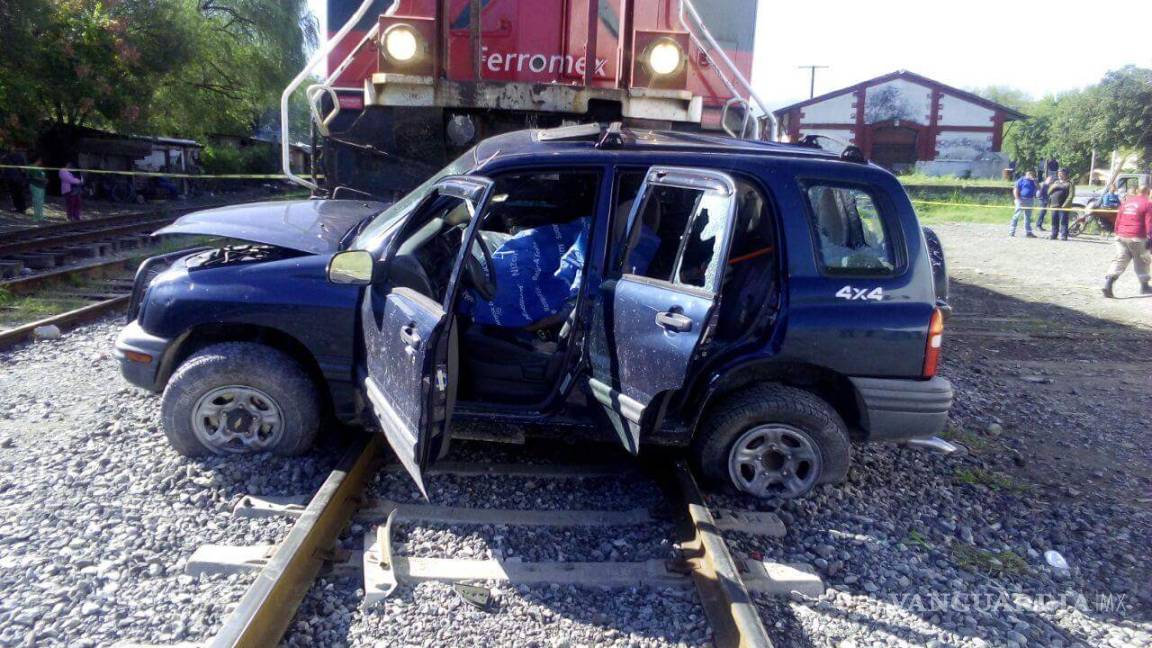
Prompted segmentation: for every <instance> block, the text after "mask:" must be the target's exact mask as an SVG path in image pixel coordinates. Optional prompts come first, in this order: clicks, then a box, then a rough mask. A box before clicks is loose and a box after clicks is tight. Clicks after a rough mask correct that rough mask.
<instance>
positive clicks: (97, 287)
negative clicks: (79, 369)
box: [0, 259, 133, 350]
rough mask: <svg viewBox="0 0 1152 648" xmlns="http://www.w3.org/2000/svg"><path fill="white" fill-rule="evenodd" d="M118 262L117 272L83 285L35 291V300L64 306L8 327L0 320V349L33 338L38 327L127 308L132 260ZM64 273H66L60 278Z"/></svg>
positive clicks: (71, 322) (63, 325)
mask: <svg viewBox="0 0 1152 648" xmlns="http://www.w3.org/2000/svg"><path fill="white" fill-rule="evenodd" d="M117 263H118V265H119V266H120V268H122V270H121V272H120V273H119V274H110V275H107V276H103V277H101V278H100V279H99V280H98V281H95V282H91V283H87V284H85V285H82V286H74V285H70V284H68V283H61V284H58V285H53V286H51V287H49V288H45V289H43V290H40V291H37V292H36V300H37V303H38V304H40V305H47V306H52V305H60V306H62V307H63V308H65V309H66V310H64V311H63V312H60V313H57V314H54V315H49V316H47V317H43V318H40V319H36V320H33V321H30V322H25V323H21V324H19V325H16V326H12V327H11V328H7V329H5V328H3V326H4V325H3V324H0V350H3V349H6V348H9V347H12V346H15V345H17V344H20V343H22V342H25V341H27V340H30V339H32V338H33V337H35V336H36V334H37V330H38V329H39V330H43V329H44V328H48V327H56V329H58V330H63V329H65V328H67V327H72V326H76V325H78V324H85V323H87V322H91V321H94V320H97V319H99V318H101V317H104V316H105V315H107V314H109V313H114V312H116V311H119V310H123V309H124V308H126V307H127V306H128V304H129V302H130V301H131V297H132V283H133V282H132V279H133V275H132V273H131V271H129V270H128V269H127V268H129V267H130V266H131V264H129V263H127V261H126V260H123V259H121V260H120V261H118V262H117ZM65 277H66V274H65V276H62V277H59V278H61V279H63V278H65ZM0 287H2V286H0ZM0 308H4V307H0ZM17 312H19V311H17Z"/></svg>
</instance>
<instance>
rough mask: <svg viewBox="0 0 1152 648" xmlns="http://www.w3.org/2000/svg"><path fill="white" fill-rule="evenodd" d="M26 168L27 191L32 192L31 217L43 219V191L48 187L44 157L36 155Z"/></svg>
mask: <svg viewBox="0 0 1152 648" xmlns="http://www.w3.org/2000/svg"><path fill="white" fill-rule="evenodd" d="M32 166H33V167H36V168H33V169H28V192H29V193H31V194H32V218H33V220H44V192H45V191H46V190H47V189H48V175H47V174H46V173H44V168H43V167H44V158H42V157H40V156H36V158H35V159H33V161H32Z"/></svg>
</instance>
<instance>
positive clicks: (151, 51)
mask: <svg viewBox="0 0 1152 648" xmlns="http://www.w3.org/2000/svg"><path fill="white" fill-rule="evenodd" d="M0 34H3V35H4V38H5V41H6V42H5V53H4V56H2V57H0V100H2V101H3V102H4V103H3V105H4V106H5V110H6V112H7V113H8V115H7V117H6V120H5V122H4V124H3V125H0V128H4V129H6V130H5V132H6V133H7V134H8V135H10V136H11V135H12V134H14V133H15V132H16V130H17V129H22V130H23V131H25V132H27V131H28V130H35V129H37V127H39V126H41V123H42V122H45V121H46V122H48V124H47V125H48V128H49V130H65V131H67V130H70V129H72V128H74V127H77V126H83V125H92V126H98V127H104V128H110V129H113V130H119V131H125V132H140V131H147V130H153V131H157V132H167V133H172V134H180V135H185V136H197V135H202V134H205V133H209V132H213V131H225V132H237V131H238V132H244V133H247V132H250V131H251V130H252V128H253V126H254V124H255V123H256V122H257V121H259V120H260V119H261V117H262V116H263V115H265V114H267V113H268V111H269V110H270V109H272V108H273V107H274V106H275V105H276V103H277V99H278V98H279V94H280V91H281V90H282V88H283V86H284V85H285V84H286V83H287V82H288V80H289V79H290V78H291V77H292V76H293V75H294V74H295V73H296V72H297V71H298V70H299V68H300V67H301V66H302V65H303V61H304V58H305V56H306V54H307V50H308V49H310V48H313V47H315V43H316V23H315V20H314V19H313V18H312V16H311V14H310V13H308V11H307V3H306V0H276V1H270V0H5V2H0ZM3 134H4V133H3V132H0V135H3Z"/></svg>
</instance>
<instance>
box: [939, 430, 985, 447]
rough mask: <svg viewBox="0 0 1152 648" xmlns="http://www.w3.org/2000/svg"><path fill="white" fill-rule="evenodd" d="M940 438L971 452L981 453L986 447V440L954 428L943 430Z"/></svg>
mask: <svg viewBox="0 0 1152 648" xmlns="http://www.w3.org/2000/svg"><path fill="white" fill-rule="evenodd" d="M940 436H941V437H943V438H945V439H947V440H948V441H955V442H956V443H959V444H962V445H963V446H964V447H965V448H968V450H969V451H971V452H981V451H982V450H985V449H986V448H987V447H988V439H985V438H984V437H982V436H980V435H978V434H973V433H971V432H966V431H964V430H959V429H957V428H954V427H949V428H948V429H946V430H944V432H942V433H941V434H940Z"/></svg>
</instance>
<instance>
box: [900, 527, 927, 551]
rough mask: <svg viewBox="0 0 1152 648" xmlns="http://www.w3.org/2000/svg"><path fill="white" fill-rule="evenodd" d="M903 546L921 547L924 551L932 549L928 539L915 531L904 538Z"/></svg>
mask: <svg viewBox="0 0 1152 648" xmlns="http://www.w3.org/2000/svg"><path fill="white" fill-rule="evenodd" d="M904 544H906V545H912V546H916V547H922V548H924V549H931V548H932V543H930V542H928V538H925V537H924V534H922V533H920V532H919V531H917V530H915V529H913V530H911V531H909V532H908V536H907V537H906V538H904Z"/></svg>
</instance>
